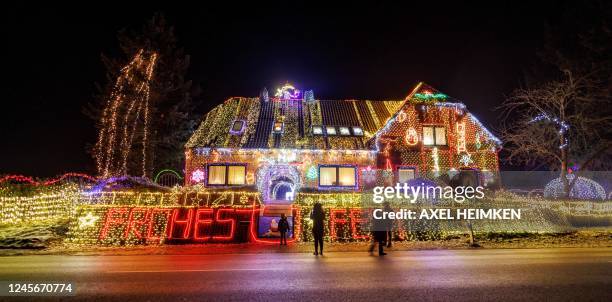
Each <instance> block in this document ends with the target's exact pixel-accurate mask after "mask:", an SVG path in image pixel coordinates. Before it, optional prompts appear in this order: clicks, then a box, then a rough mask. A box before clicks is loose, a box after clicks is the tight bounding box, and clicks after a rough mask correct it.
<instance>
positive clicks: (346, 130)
mask: <svg viewBox="0 0 612 302" xmlns="http://www.w3.org/2000/svg"><path fill="white" fill-rule="evenodd" d="M340 135H351V131H350V130H349V128H348V127H340Z"/></svg>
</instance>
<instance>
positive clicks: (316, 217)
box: [310, 202, 325, 256]
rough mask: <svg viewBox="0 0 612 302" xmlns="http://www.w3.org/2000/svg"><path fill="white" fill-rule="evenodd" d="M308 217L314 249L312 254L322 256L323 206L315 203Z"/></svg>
mask: <svg viewBox="0 0 612 302" xmlns="http://www.w3.org/2000/svg"><path fill="white" fill-rule="evenodd" d="M310 219H312V236H313V237H314V246H315V251H314V255H315V256H316V255H319V254H321V256H323V235H324V232H325V231H324V225H325V212H324V211H323V206H322V205H321V204H320V203H318V202H317V203H315V204H314V206H313V208H312V212H311V213H310Z"/></svg>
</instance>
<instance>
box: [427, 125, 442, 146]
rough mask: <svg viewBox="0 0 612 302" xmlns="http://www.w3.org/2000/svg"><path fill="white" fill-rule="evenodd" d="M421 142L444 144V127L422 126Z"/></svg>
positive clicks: (435, 144) (434, 144) (431, 144)
mask: <svg viewBox="0 0 612 302" xmlns="http://www.w3.org/2000/svg"><path fill="white" fill-rule="evenodd" d="M423 144H424V145H425V146H446V129H445V128H444V127H432V126H425V127H423Z"/></svg>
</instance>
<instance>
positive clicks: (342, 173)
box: [338, 167, 355, 187]
mask: <svg viewBox="0 0 612 302" xmlns="http://www.w3.org/2000/svg"><path fill="white" fill-rule="evenodd" d="M338 182H339V183H340V186H343V187H354V186H355V167H340V168H338Z"/></svg>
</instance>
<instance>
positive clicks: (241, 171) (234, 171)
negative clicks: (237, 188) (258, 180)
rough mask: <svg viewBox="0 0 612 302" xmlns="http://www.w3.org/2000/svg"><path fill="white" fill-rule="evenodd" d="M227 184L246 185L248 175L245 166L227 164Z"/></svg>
mask: <svg viewBox="0 0 612 302" xmlns="http://www.w3.org/2000/svg"><path fill="white" fill-rule="evenodd" d="M227 172H228V173H227V184H228V185H244V184H245V178H246V177H245V176H246V167H245V166H227Z"/></svg>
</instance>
